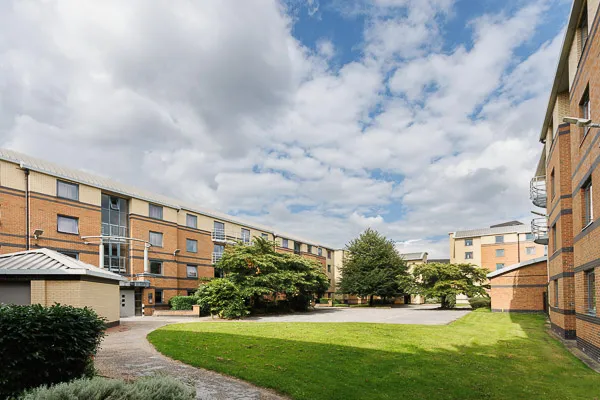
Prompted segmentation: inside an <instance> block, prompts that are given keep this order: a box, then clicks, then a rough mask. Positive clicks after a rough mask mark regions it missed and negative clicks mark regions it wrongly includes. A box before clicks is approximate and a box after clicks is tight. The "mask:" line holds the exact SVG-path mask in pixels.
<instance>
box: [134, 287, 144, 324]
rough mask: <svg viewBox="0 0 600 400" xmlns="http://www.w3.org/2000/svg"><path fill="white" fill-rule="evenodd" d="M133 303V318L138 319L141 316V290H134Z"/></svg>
mask: <svg viewBox="0 0 600 400" xmlns="http://www.w3.org/2000/svg"><path fill="white" fill-rule="evenodd" d="M134 302H135V316H136V317H139V316H141V315H142V288H135V294H134Z"/></svg>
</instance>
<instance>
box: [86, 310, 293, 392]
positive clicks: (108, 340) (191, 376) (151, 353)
mask: <svg viewBox="0 0 600 400" xmlns="http://www.w3.org/2000/svg"><path fill="white" fill-rule="evenodd" d="M208 319H209V320H210V318H208ZM201 320H205V318H200V319H198V318H186V319H183V318H182V319H173V318H169V319H167V318H164V319H161V318H153V317H146V318H143V319H142V318H136V319H133V318H132V320H130V321H128V320H125V321H123V320H122V321H121V325H120V326H118V327H115V328H111V329H109V330H108V334H107V336H106V337H105V338H104V341H103V342H102V347H101V349H100V351H99V352H98V354H97V356H96V359H95V366H96V368H97V369H98V371H99V373H100V375H102V376H107V377H110V378H120V379H134V378H137V377H140V376H148V375H154V374H157V373H161V374H167V375H171V376H174V377H176V378H178V379H181V380H182V381H184V382H187V383H189V384H191V385H193V386H195V387H196V393H197V396H196V398H197V399H202V400H209V399H210V400H212V399H216V400H228V399H240V400H258V399H260V400H276V399H283V397H281V396H279V395H276V394H274V393H273V392H270V391H268V390H266V389H262V388H258V387H256V386H253V385H251V384H249V383H247V382H243V381H241V380H238V379H235V378H230V377H226V376H223V375H219V374H217V373H215V372H212V371H207V370H204V369H198V368H194V367H191V366H188V365H185V364H183V363H180V362H179V361H175V360H171V359H170V358H167V357H165V356H163V355H161V354H160V353H158V352H157V351H156V350H154V347H153V346H152V345H151V344H150V343H148V341H147V340H146V335H147V334H148V333H149V332H151V331H153V330H155V329H157V328H160V327H161V326H164V325H167V324H168V323H174V322H198V321H201Z"/></svg>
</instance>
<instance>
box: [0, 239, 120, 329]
mask: <svg viewBox="0 0 600 400" xmlns="http://www.w3.org/2000/svg"><path fill="white" fill-rule="evenodd" d="M121 281H127V279H126V278H124V277H122V276H120V275H118V274H115V273H112V272H109V271H105V270H103V269H100V268H98V267H94V266H93V265H89V264H86V263H84V262H81V261H79V260H76V259H74V258H71V257H69V256H66V255H64V254H61V253H58V252H56V251H54V250H49V249H43V248H42V249H35V250H29V251H21V252H17V253H9V254H2V255H0V303H4V304H21V305H28V304H41V305H44V306H51V305H53V304H54V303H60V304H63V305H71V306H74V307H85V306H87V307H90V308H92V309H94V310H95V311H96V313H98V315H100V316H101V317H104V318H106V321H107V323H108V324H109V325H117V324H118V323H119V313H120V311H119V310H120V307H121V304H120V302H121V301H120V295H119V283H120V282H121Z"/></svg>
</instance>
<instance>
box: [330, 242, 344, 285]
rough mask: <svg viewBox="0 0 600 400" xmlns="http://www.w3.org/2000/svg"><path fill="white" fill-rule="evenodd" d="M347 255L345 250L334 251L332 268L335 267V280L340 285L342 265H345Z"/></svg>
mask: <svg viewBox="0 0 600 400" xmlns="http://www.w3.org/2000/svg"><path fill="white" fill-rule="evenodd" d="M345 254H346V251H345V250H341V249H340V250H334V251H333V255H332V257H333V260H332V266H333V271H334V275H333V276H334V279H335V282H336V285H337V283H339V281H340V279H341V278H342V265H343V264H344V256H345Z"/></svg>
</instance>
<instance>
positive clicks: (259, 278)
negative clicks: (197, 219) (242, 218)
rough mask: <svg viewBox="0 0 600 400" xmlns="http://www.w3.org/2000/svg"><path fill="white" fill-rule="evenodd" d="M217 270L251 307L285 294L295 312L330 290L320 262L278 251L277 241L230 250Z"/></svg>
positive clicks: (264, 240) (239, 246)
mask: <svg viewBox="0 0 600 400" xmlns="http://www.w3.org/2000/svg"><path fill="white" fill-rule="evenodd" d="M216 267H217V268H221V269H222V270H223V272H224V273H225V279H227V280H229V281H230V282H232V283H233V284H235V285H236V286H237V288H239V290H240V293H241V295H242V296H243V297H244V298H247V299H248V300H249V302H250V304H251V305H254V304H257V303H260V302H261V300H262V299H263V298H264V296H271V297H272V298H273V299H274V301H277V299H278V295H284V296H285V299H286V300H287V301H288V302H289V303H290V306H291V307H292V308H293V309H299V308H302V309H306V308H307V307H308V304H309V301H310V299H311V298H312V296H313V295H315V294H318V293H322V292H324V291H326V290H327V288H328V287H329V280H328V278H327V275H325V273H324V272H323V270H322V266H321V265H320V264H319V263H318V262H317V261H315V260H310V259H307V258H305V257H302V256H299V255H296V254H290V253H280V252H277V251H276V245H275V243H274V242H271V241H268V240H266V239H263V238H259V237H257V238H254V241H253V243H252V245H250V246H246V245H241V244H240V245H235V246H229V247H227V248H226V250H225V253H224V254H223V257H222V258H221V260H220V261H219V262H218V264H217V265H216Z"/></svg>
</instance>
